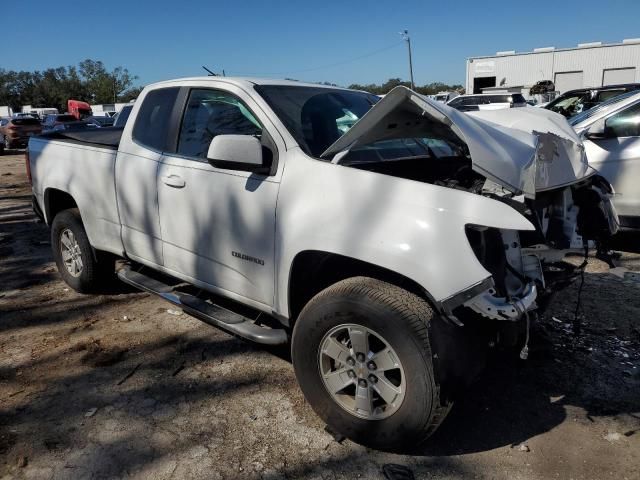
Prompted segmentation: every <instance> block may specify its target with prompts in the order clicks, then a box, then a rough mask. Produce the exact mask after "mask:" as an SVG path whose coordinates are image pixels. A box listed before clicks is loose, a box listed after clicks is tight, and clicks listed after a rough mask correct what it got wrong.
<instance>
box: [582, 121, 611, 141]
mask: <svg viewBox="0 0 640 480" xmlns="http://www.w3.org/2000/svg"><path fill="white" fill-rule="evenodd" d="M584 138H586V139H588V140H603V139H605V138H609V135H608V134H607V125H606V122H605V120H604V118H602V119H600V120H598V121H597V122H595V123H594V124H593V125H591V127H589V130H587V131H586V132H585V134H584Z"/></svg>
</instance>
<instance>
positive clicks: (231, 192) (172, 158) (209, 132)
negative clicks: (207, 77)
mask: <svg viewBox="0 0 640 480" xmlns="http://www.w3.org/2000/svg"><path fill="white" fill-rule="evenodd" d="M247 101H248V102H251V100H250V98H247ZM251 105H252V106H253V109H254V111H255V110H256V106H255V105H253V104H251ZM264 120H266V119H265V118H264V115H263V120H262V121H261V120H259V117H258V116H256V115H255V114H254V113H253V111H252V110H251V108H250V106H249V104H247V103H245V102H244V101H242V100H241V99H240V98H239V96H237V95H234V94H232V93H230V92H228V91H223V90H214V89H207V88H193V89H191V90H190V91H189V92H188V97H187V99H186V106H185V109H184V114H183V117H182V121H181V122H180V123H179V124H178V125H179V128H178V136H177V139H176V144H175V152H174V153H168V152H165V154H164V156H163V159H162V162H161V164H160V172H159V175H158V201H159V207H160V226H161V230H162V244H163V251H164V266H165V268H166V269H168V270H170V271H172V272H174V273H176V274H178V275H177V276H180V277H182V278H184V279H186V280H192V281H193V280H195V281H196V282H195V283H200V284H201V286H203V287H205V288H208V287H212V288H210V289H211V290H214V291H215V290H219V291H220V293H223V294H227V295H229V294H230V296H231V297H233V296H239V297H242V298H243V299H248V300H252V301H254V302H257V303H259V304H261V305H267V306H271V305H273V294H274V237H275V212H276V199H277V194H278V188H279V180H278V177H277V176H268V175H258V174H254V173H250V172H242V171H235V170H223V169H218V168H214V167H213V166H212V165H210V164H209V162H208V161H207V158H206V156H207V151H208V149H209V145H210V143H211V140H212V139H213V138H214V137H215V136H216V135H221V134H240V135H253V136H255V137H257V138H260V139H262V143H263V145H264V144H265V139H266V138H267V137H268V138H271V136H270V135H269V133H268V132H267V130H266V129H265V127H264ZM272 145H273V149H274V150H275V144H272ZM273 155H274V156H275V155H277V153H276V152H273Z"/></svg>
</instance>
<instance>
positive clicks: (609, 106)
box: [568, 91, 640, 126]
mask: <svg viewBox="0 0 640 480" xmlns="http://www.w3.org/2000/svg"><path fill="white" fill-rule="evenodd" d="M634 95H640V94H639V93H638V92H637V91H631V92H627V93H623V94H622V95H618V96H617V97H613V98H610V99H609V100H607V101H606V102H602V103H601V104H600V105H598V106H595V107H593V108H591V109H589V110H585V111H584V112H582V113H579V114H578V115H575V116H573V117H571V118H569V120H568V121H569V124H570V125H571V126H574V125H578V124H579V123H582V122H584V121H585V120H587V119H588V118H591V117H593V116H594V115H598V114H599V113H602V112H606V111H607V110H613V109H614V108H615V106H616V104H618V103H619V102H622V101H624V100H625V99H627V98H629V97H632V96H634Z"/></svg>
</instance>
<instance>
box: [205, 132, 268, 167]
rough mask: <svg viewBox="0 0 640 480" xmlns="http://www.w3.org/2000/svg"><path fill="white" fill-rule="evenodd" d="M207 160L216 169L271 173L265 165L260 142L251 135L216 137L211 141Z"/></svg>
mask: <svg viewBox="0 0 640 480" xmlns="http://www.w3.org/2000/svg"><path fill="white" fill-rule="evenodd" d="M207 160H208V161H209V163H210V164H211V165H213V166H214V167H216V168H222V169H225V170H241V171H243V172H255V173H265V174H266V173H269V166H268V165H264V163H263V158H262V145H261V144H260V140H258V139H257V138H256V137H253V136H251V135H216V136H215V137H213V140H211V144H210V145H209V151H208V152H207Z"/></svg>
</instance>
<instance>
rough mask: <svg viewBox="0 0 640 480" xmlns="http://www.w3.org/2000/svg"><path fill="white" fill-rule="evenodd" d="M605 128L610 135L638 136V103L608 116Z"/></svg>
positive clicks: (639, 118)
mask: <svg viewBox="0 0 640 480" xmlns="http://www.w3.org/2000/svg"><path fill="white" fill-rule="evenodd" d="M606 129H607V133H608V134H609V135H610V136H612V137H638V136H640V103H636V104H635V105H632V106H631V107H629V108H627V109H625V110H623V111H622V112H619V113H616V114H615V115H612V116H611V117H609V118H608V119H607V122H606Z"/></svg>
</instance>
